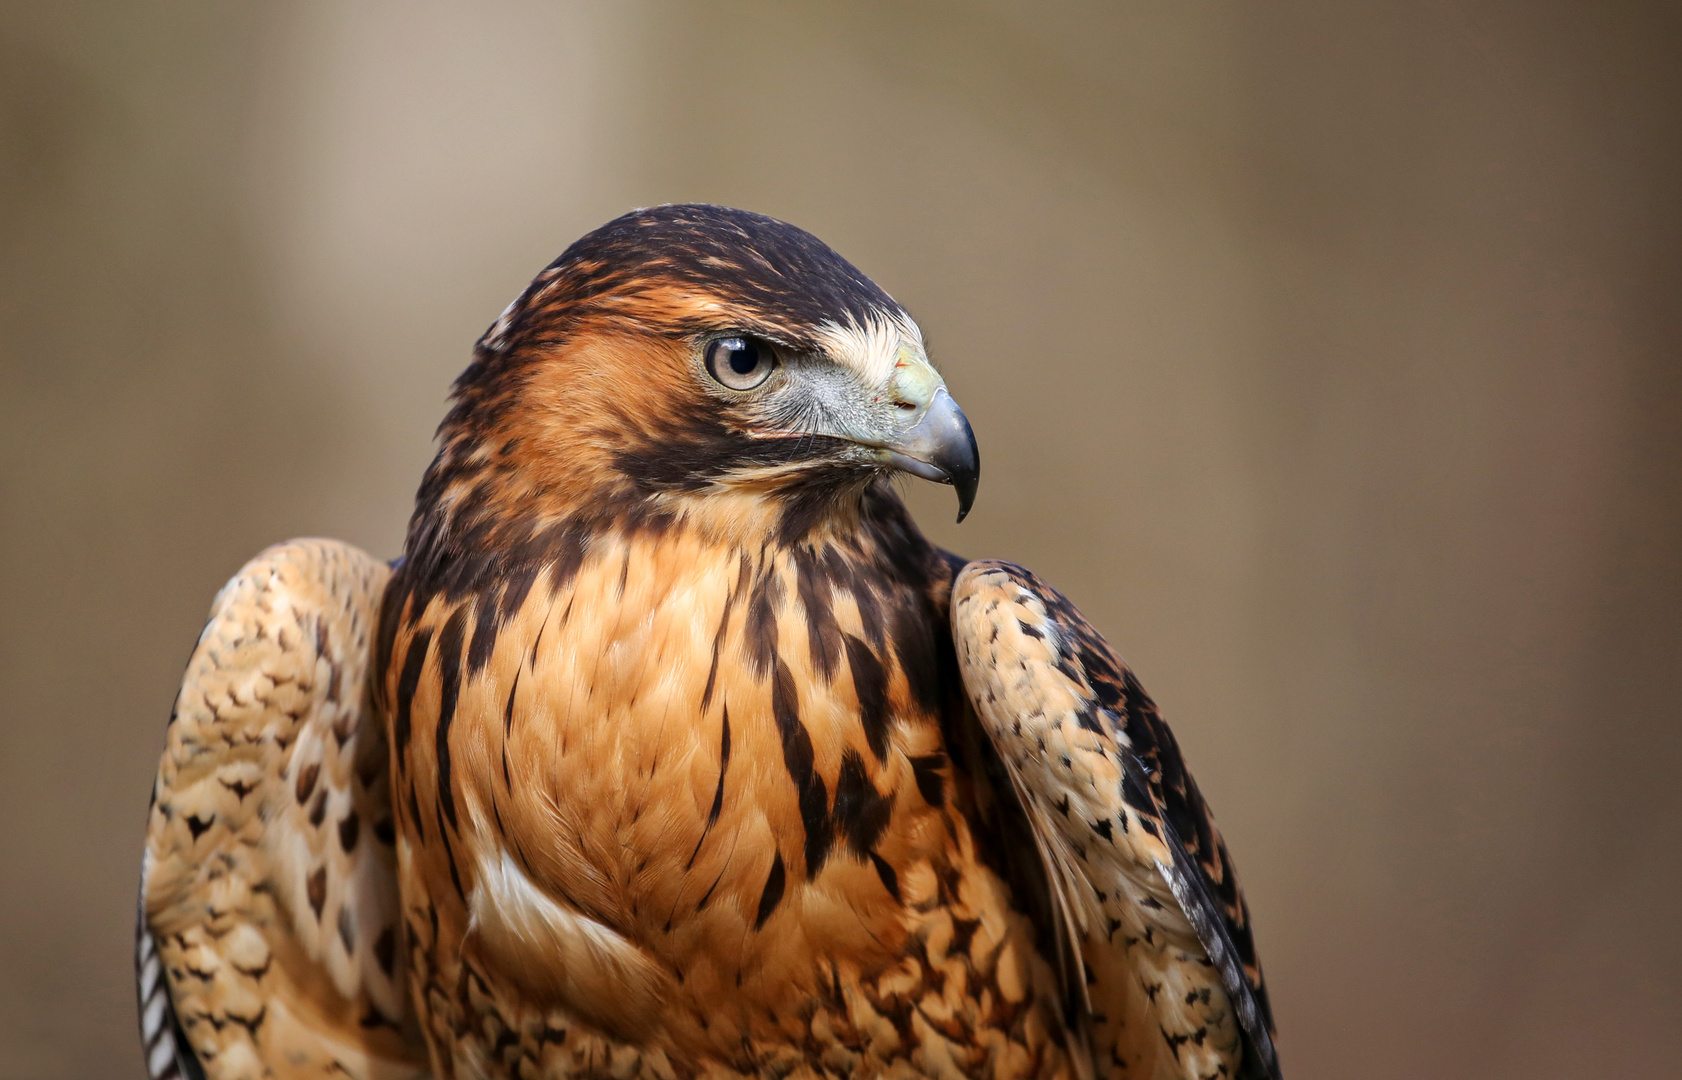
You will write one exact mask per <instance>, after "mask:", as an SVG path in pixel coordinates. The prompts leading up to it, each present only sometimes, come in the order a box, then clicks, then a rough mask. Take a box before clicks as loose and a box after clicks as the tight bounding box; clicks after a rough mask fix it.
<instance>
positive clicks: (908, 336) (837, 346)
mask: <svg viewBox="0 0 1682 1080" xmlns="http://www.w3.org/2000/svg"><path fill="white" fill-rule="evenodd" d="M816 336H817V339H818V341H819V343H820V344H821V345H822V346H823V350H824V352H825V353H827V354H828V355H829V357H830V358H831V359H833V360H834V361H835V362H836V363H838V364H841V365H843V366H845V367H847V368H849V369H851V370H852V371H853V372H854V373H855V374H856V375H858V377H859V380H860V381H861V382H863V383H864V384H865V385H866V386H871V387H878V386H886V385H887V384H888V380H889V379H891V378H892V377H893V373H894V366H895V365H896V364H897V363H898V362H899V351H900V348H901V347H902V346H908V347H910V348H911V349H912V350H913V351H914V352H915V353H916V354H917V356H919V357H922V356H923V355H924V354H923V332H922V330H921V329H920V328H919V327H918V326H917V324H916V323H915V322H912V321H911V319H910V318H909V317H904V316H896V315H890V314H889V313H887V312H882V313H881V314H880V315H879V316H878V317H876V318H872V319H868V320H866V321H864V322H863V323H851V322H848V323H838V322H834V321H825V322H824V323H822V324H821V325H820V326H819V327H818V331H817V335H816Z"/></svg>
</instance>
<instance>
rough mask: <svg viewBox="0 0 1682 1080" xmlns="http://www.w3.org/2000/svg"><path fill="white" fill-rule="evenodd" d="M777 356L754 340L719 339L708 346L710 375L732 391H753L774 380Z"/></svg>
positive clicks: (767, 347)
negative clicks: (765, 382)
mask: <svg viewBox="0 0 1682 1080" xmlns="http://www.w3.org/2000/svg"><path fill="white" fill-rule="evenodd" d="M776 366H777V357H776V355H775V354H774V353H772V352H771V346H769V345H767V344H765V343H764V342H762V341H755V340H753V339H752V338H742V337H727V338H719V339H718V340H717V341H715V342H713V343H712V344H711V345H708V346H707V372H708V374H710V375H711V376H712V377H713V378H715V379H717V380H718V381H719V382H721V383H723V384H724V385H725V386H728V387H729V388H730V389H732V390H752V389H753V388H754V387H756V386H758V385H759V384H760V383H762V382H764V381H765V380H766V379H768V378H770V377H771V369H773V368H775V367H776Z"/></svg>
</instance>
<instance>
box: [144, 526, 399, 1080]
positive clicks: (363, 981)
mask: <svg viewBox="0 0 1682 1080" xmlns="http://www.w3.org/2000/svg"><path fill="white" fill-rule="evenodd" d="M386 577H387V571H386V568H385V567H384V566H383V565H381V564H380V563H378V562H376V561H375V560H373V559H371V558H369V557H368V556H367V555H364V554H363V553H362V552H360V551H357V550H356V549H354V548H351V547H348V546H346V545H343V544H338V543H334V542H331V541H321V540H305V541H294V542H293V543H291V544H285V545H281V546H278V547H274V548H270V549H269V550H268V551H265V552H264V553H263V554H262V555H259V556H258V557H257V558H256V559H254V560H252V561H251V562H250V563H248V564H247V565H246V566H245V567H244V568H243V569H242V570H241V571H240V572H239V574H237V575H236V576H235V577H234V578H233V580H232V581H230V582H229V583H228V585H227V586H226V587H225V588H224V589H223V590H222V591H221V593H219V594H218V596H217V598H216V601H215V603H214V605H213V606H212V609H211V615H210V620H209V622H208V623H207V624H206V626H205V629H204V632H203V633H202V635H201V636H200V639H199V644H198V647H197V649H195V650H194V653H193V656H192V659H191V660H190V661H189V663H188V666H187V673H186V676H185V677H184V679H183V680H182V687H181V694H180V696H179V698H178V699H177V702H176V708H175V714H174V716H173V718H172V719H171V722H170V726H169V731H168V739H167V748H166V750H165V751H164V755H163V758H162V761H161V762H160V764H159V768H158V778H157V783H156V785H155V788H154V793H153V804H152V811H151V815H150V820H149V822H148V827H147V838H146V854H145V858H144V864H145V865H144V871H143V874H142V884H141V890H142V892H141V905H142V923H143V924H142V930H143V932H144V933H147V934H150V935H151V937H152V938H153V940H154V941H155V943H156V948H157V953H158V956H159V958H160V961H161V965H162V970H163V974H164V981H165V984H166V985H167V988H168V992H169V997H170V999H171V1000H172V1002H173V1008H174V1013H175V1016H176V1018H177V1019H178V1020H179V1023H180V1025H181V1029H182V1031H183V1032H184V1034H185V1036H186V1041H187V1043H188V1044H189V1045H190V1048H191V1050H192V1052H193V1053H194V1054H195V1056H196V1058H197V1060H198V1061H199V1062H200V1063H202V1066H203V1068H204V1072H205V1075H207V1076H209V1077H212V1078H215V1080H233V1078H243V1077H259V1076H284V1077H315V1076H329V1075H341V1076H342V1075H345V1074H346V1073H348V1074H350V1075H353V1076H356V1077H359V1078H368V1080H398V1078H409V1077H418V1076H421V1075H423V1074H424V1068H423V1063H424V1051H422V1050H421V1048H420V1045H419V1043H418V1042H417V1041H416V1039H415V1037H414V1033H413V1029H412V1028H411V1027H409V1026H408V1023H407V1018H408V1011H409V1010H408V1008H407V1003H406V1001H405V994H404V990H403V971H402V967H403V947H402V942H401V936H400V935H401V929H400V927H399V926H398V924H397V919H396V914H397V893H396V874H395V866H394V857H393V852H392V849H391V846H390V840H391V816H390V815H391V811H390V795H389V790H390V789H389V783H388V778H387V770H388V763H387V754H386V747H385V735H384V731H383V729H382V720H381V718H380V717H379V715H378V714H377V713H376V712H375V711H374V710H373V709H372V708H371V707H370V703H369V697H368V686H367V679H366V676H367V670H368V661H369V658H370V657H369V650H370V644H371V640H372V633H373V628H374V625H375V623H376V621H377V620H376V615H377V612H378V606H379V600H380V594H381V590H382V588H383V586H384V584H385V579H386ZM142 989H143V990H144V989H145V985H144V981H143V986H142ZM180 1050H181V1048H177V1052H180Z"/></svg>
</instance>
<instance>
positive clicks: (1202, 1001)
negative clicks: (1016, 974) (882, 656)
mask: <svg viewBox="0 0 1682 1080" xmlns="http://www.w3.org/2000/svg"><path fill="white" fill-rule="evenodd" d="M951 610H952V628H953V640H954V643H955V644H956V647H957V653H958V663H959V667H960V669H961V671H962V674H963V679H964V685H965V688H966V690H967V691H968V693H969V695H970V698H971V701H972V704H973V705H974V707H975V710H976V713H977V715H978V716H979V718H980V720H981V724H982V727H983V728H984V729H985V730H986V731H987V732H988V734H989V736H990V737H991V738H992V740H993V742H994V745H995V746H996V748H997V749H998V752H999V756H1000V758H1001V759H1002V760H1003V761H1004V763H1005V765H1006V768H1007V769H1008V771H1009V772H1010V773H1011V777H1012V780H1013V782H1014V784H1015V786H1016V788H1017V791H1018V793H1019V795H1020V796H1021V798H1022V799H1023V801H1024V803H1025V805H1026V806H1027V809H1028V817H1029V819H1030V821H1031V823H1032V826H1033V828H1034V831H1035V833H1036V840H1037V842H1038V845H1039V847H1040V849H1041V851H1042V852H1043V853H1047V854H1045V855H1044V857H1045V858H1046V859H1047V861H1048V862H1050V863H1051V864H1052V866H1053V868H1054V869H1053V876H1054V877H1057V878H1061V879H1063V888H1064V889H1065V890H1066V891H1067V892H1069V893H1071V894H1073V896H1072V899H1071V901H1070V902H1068V903H1065V905H1064V906H1065V908H1067V907H1074V908H1076V909H1078V912H1077V913H1076V914H1075V915H1073V916H1071V921H1073V922H1074V923H1075V926H1074V927H1073V928H1072V931H1071V932H1072V933H1073V934H1074V936H1076V937H1077V938H1078V939H1079V940H1081V941H1083V942H1084V949H1083V952H1084V955H1085V958H1086V962H1087V965H1088V968H1089V975H1088V981H1089V983H1090V984H1091V985H1090V986H1089V997H1090V998H1091V1008H1092V1009H1093V1012H1094V1015H1093V1027H1094V1030H1095V1032H1096V1036H1095V1039H1094V1044H1095V1045H1094V1052H1095V1054H1096V1056H1097V1059H1098V1060H1097V1065H1098V1068H1099V1071H1100V1073H1101V1074H1103V1075H1106V1076H1140V1075H1144V1076H1151V1077H1161V1078H1168V1077H1188V1078H1189V1077H1193V1076H1229V1077H1237V1078H1244V1080H1248V1078H1250V1077H1271V1078H1277V1077H1278V1076H1279V1075H1280V1074H1279V1066H1278V1062H1277V1057H1276V1054H1275V1051H1274V1046H1273V1020H1272V1015H1271V1012H1270V1009H1269V1005H1268V1000H1267V990H1266V988H1265V985H1264V984H1263V981H1262V976H1261V969H1260V966H1259V964H1258V962H1257V960H1256V953H1255V946H1254V941H1253V939H1252V936H1251V932H1250V917H1249V910H1248V908H1247V906H1246V905H1245V902H1244V897H1243V893H1242V892H1241V890H1240V889H1239V885H1238V879H1237V876H1236V873H1235V872H1234V870H1233V866H1232V861H1231V858H1230V856H1228V854H1227V851H1226V846H1225V844H1224V843H1223V842H1222V840H1221V835H1220V831H1219V830H1218V829H1217V828H1216V826H1215V822H1214V818H1213V816H1212V815H1211V814H1210V812H1209V808H1208V806H1207V805H1206V804H1205V803H1204V802H1203V797H1202V795H1201V794H1200V793H1199V792H1198V789H1197V785H1196V783H1195V782H1194V781H1193V780H1192V778H1191V775H1190V774H1189V773H1188V772H1187V771H1186V768H1185V765H1184V762H1183V761H1182V759H1181V757H1180V752H1179V747H1178V744H1177V743H1176V742H1175V740H1174V736H1173V733H1172V732H1171V731H1170V730H1169V729H1168V726H1167V724H1166V723H1164V722H1163V720H1162V718H1161V716H1160V715H1159V714H1158V713H1157V710H1156V706H1155V705H1154V704H1153V703H1152V702H1151V700H1150V698H1149V696H1147V695H1146V694H1145V692H1144V689H1143V688H1142V687H1141V686H1140V685H1139V683H1138V680H1137V679H1136V678H1135V677H1134V676H1133V673H1132V672H1131V671H1130V670H1129V669H1128V668H1127V666H1126V665H1125V664H1124V663H1122V661H1121V660H1120V659H1119V658H1118V657H1117V656H1116V654H1115V653H1114V651H1113V650H1111V648H1110V647H1109V645H1108V643H1107V642H1105V641H1104V639H1103V638H1102V637H1101V636H1100V635H1099V634H1098V632H1097V631H1096V630H1095V629H1093V628H1092V626H1091V625H1090V624H1089V623H1088V622H1087V621H1086V620H1085V619H1084V618H1083V617H1082V616H1081V614H1080V613H1079V612H1078V611H1076V610H1075V608H1074V607H1073V605H1071V604H1070V603H1069V602H1068V600H1066V599H1065V598H1064V597H1063V596H1062V595H1061V594H1059V593H1058V592H1056V591H1055V590H1054V589H1052V588H1050V587H1049V586H1047V585H1045V584H1044V583H1043V582H1041V581H1040V580H1039V579H1038V578H1036V577H1035V576H1034V575H1033V574H1031V573H1029V572H1028V571H1026V570H1024V569H1022V568H1021V567H1017V566H1014V565H1011V564H1009V563H1002V562H976V563H971V564H969V565H968V566H967V567H965V569H964V570H963V571H962V572H961V573H960V574H959V576H958V579H957V581H956V582H955V583H954V586H953V594H952V608H951Z"/></svg>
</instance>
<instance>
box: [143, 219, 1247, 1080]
mask: <svg viewBox="0 0 1682 1080" xmlns="http://www.w3.org/2000/svg"><path fill="white" fill-rule="evenodd" d="M452 402H453V405H452V408H451V409H450V411H449V413H448V415H447V416H446V417H445V419H444V421H443V424H442V425H441V427H440V429H439V443H440V446H439V450H438V453H437V456H436V458H435V460H434V461H433V462H432V464H431V466H430V467H429V468H428V470H427V471H426V474H425V477H424V479H423V481H422V483H421V486H420V490H419V493H418V496H417V502H416V507H415V511H414V516H413V518H412V519H411V521H410V523H409V530H408V535H407V539H406V541H405V544H404V551H403V555H402V558H400V559H399V560H397V561H396V562H394V563H393V564H391V565H390V566H389V567H388V566H387V565H386V564H383V563H381V562H379V561H377V560H375V559H373V558H371V557H369V556H368V555H365V554H363V553H362V552H360V551H358V550H356V549H354V548H352V547H350V546H348V545H345V544H341V543H336V542H332V541H323V540H306V541H295V542H292V543H290V544H285V545H281V546H279V547H275V548H271V549H269V550H268V551H266V552H264V553H262V554H261V555H259V556H258V557H257V558H256V559H255V560H253V561H252V562H251V563H249V564H248V565H247V566H246V567H245V568H244V569H242V570H241V571H240V572H239V574H238V575H237V576H235V577H234V579H233V580H232V581H231V582H229V584H228V585H227V587H226V588H224V589H223V591H222V593H221V594H220V595H219V596H218V597H217V598H216V601H215V604H214V606H213V608H212V610H211V616H210V621H209V623H208V625H207V626H206V627H205V629H204V632H203V634H202V636H201V637H200V639H199V644H198V648H197V650H196V652H194V654H193V657H192V660H191V662H190V664H189V667H188V669H187V673H186V677H185V679H184V681H183V684H182V688H181V692H180V696H179V698H178V700H177V704H176V708H175V712H174V714H173V716H172V717H171V721H170V726H169V729H168V736H167V747H166V749H165V752H164V754H163V758H162V762H161V764H160V767H159V771H158V776H157V781H156V784H155V786H154V794H153V802H152V808H151V812H150V819H149V824H148V830H147V838H146V851H145V855H144V860H143V867H142V875H141V898H140V919H139V934H138V952H137V974H138V982H139V989H140V995H141V1010H142V1035H143V1037H144V1040H145V1045H146V1051H147V1060H148V1065H149V1067H150V1070H151V1074H152V1075H153V1076H154V1077H157V1078H159V1080H162V1078H165V1077H174V1076H183V1077H189V1078H198V1077H207V1078H212V1080H234V1078H246V1077H282V1078H293V1077H298V1078H317V1077H321V1078H325V1077H332V1076H341V1075H343V1076H350V1077H356V1078H366V1080H395V1078H409V1077H424V1076H432V1077H437V1078H439V1080H443V1078H449V1077H456V1078H463V1080H465V1078H481V1077H484V1078H502V1077H519V1078H531V1077H574V1076H576V1077H616V1078H648V1080H678V1078H682V1080H688V1078H703V1077H705V1078H727V1077H754V1078H760V1077H769V1078H779V1080H780V1078H783V1077H793V1076H798V1077H820V1076H822V1077H859V1078H865V1077H888V1076H892V1077H911V1076H920V1077H921V1076H926V1077H943V1078H963V1077H975V1078H998V1080H1008V1078H1018V1077H1036V1078H1054V1077H1055V1078H1067V1080H1095V1078H1106V1080H1108V1078H1116V1080H1119V1078H1153V1080H1169V1078H1176V1080H1191V1078H1205V1077H1230V1078H1245V1080H1250V1078H1257V1077H1273V1078H1277V1077H1278V1076H1279V1075H1280V1073H1279V1066H1278V1064H1277V1059H1276V1056H1275V1052H1274V1045H1273V1023H1272V1019H1271V1015H1270V1011H1269V1007H1268V1000H1267V993H1266V990H1265V989H1264V986H1263V983H1262V976H1261V970H1260V967H1259V965H1258V963H1257V960H1256V953H1255V948H1254V945H1253V942H1252V936H1251V929H1250V918H1249V912H1248V910H1247V908H1246V905H1245V902H1244V898H1243V895H1242V893H1241V892H1240V890H1239V886H1238V880H1237V878H1236V876H1235V874H1234V870H1233V866H1232V862H1231V860H1230V858H1229V857H1228V855H1227V851H1226V847H1225V845H1224V844H1223V842H1222V840H1221V835H1220V833H1219V832H1218V831H1217V830H1216V828H1215V824H1214V821H1213V819H1212V818H1211V816H1210V813H1209V809H1208V807H1207V806H1206V805H1205V804H1204V801H1203V798H1202V796H1201V795H1200V794H1199V792H1198V788H1197V785H1196V784H1195V783H1193V781H1192V778H1191V775H1190V774H1189V773H1188V772H1187V771H1186V767H1185V765H1184V763H1183V761H1182V759H1181V756H1180V752H1179V749H1178V747H1177V746H1176V743H1175V740H1174V736H1173V735H1172V734H1171V733H1170V731H1169V729H1168V727H1167V726H1166V725H1165V724H1164V723H1163V721H1162V718H1161V717H1160V716H1159V715H1158V712H1157V710H1156V707H1155V706H1154V705H1153V704H1152V702H1151V699H1150V698H1149V697H1148V696H1147V695H1146V694H1145V691H1144V690H1143V689H1142V688H1141V687H1140V685H1139V682H1138V680H1137V679H1135V677H1134V675H1133V673H1132V672H1131V671H1130V670H1129V669H1128V668H1127V667H1126V666H1125V665H1124V664H1123V663H1122V662H1121V660H1120V659H1118V658H1117V656H1116V654H1115V653H1114V652H1113V651H1112V650H1111V649H1110V647H1109V645H1108V644H1106V643H1105V641H1104V639H1103V638H1102V637H1101V636H1100V635H1099V634H1098V632H1097V631H1096V630H1094V629H1093V628H1092V626H1091V625H1090V624H1088V623H1087V621H1086V620H1085V619H1084V618H1082V617H1081V615H1080V613H1079V612H1077V611H1076V610H1075V609H1074V607H1072V606H1071V605H1070V603H1069V602H1068V601H1067V600H1065V599H1064V598H1063V596H1061V595H1060V594H1059V593H1058V592H1056V591H1055V590H1054V589H1052V588H1051V587H1050V586H1048V585H1046V584H1045V583H1044V582H1042V581H1041V580H1040V579H1039V578H1037V577H1035V576H1034V575H1033V574H1032V573H1030V572H1028V571H1027V570H1024V569H1022V568H1020V567H1018V566H1013V565H1011V564H1009V563H1003V562H989V561H977V562H968V561H966V560H964V559H962V558H959V557H957V556H955V555H952V554H950V553H948V552H945V551H942V550H940V549H938V548H936V547H934V546H933V545H931V544H930V543H929V542H928V541H927V540H925V539H924V537H923V536H922V534H921V533H920V532H919V531H918V529H917V527H916V526H915V525H914V524H913V523H912V521H911V519H910V517H909V516H908V514H907V512H906V510H905V507H904V506H903V504H902V503H901V502H900V500H899V499H898V497H897V496H896V494H895V492H894V490H893V486H892V484H893V480H894V477H895V476H896V474H899V473H909V474H911V475H914V476H918V477H923V478H927V479H931V480H935V481H940V482H944V483H947V484H951V485H952V486H953V487H954V488H955V489H956V491H957V495H958V504H959V519H960V520H962V516H963V514H964V513H965V512H966V511H967V510H968V509H969V506H970V504H971V501H972V500H973V498H974V495H975V489H976V483H977V477H978V475H979V459H978V453H977V448H976V442H975V439H974V436H973V435H972V433H971V429H970V425H969V422H968V421H967V420H966V419H965V416H964V414H963V412H961V411H960V410H959V408H958V406H957V404H956V403H955V402H954V400H953V398H952V395H951V394H950V393H949V392H948V390H947V388H946V384H945V382H944V381H943V379H942V377H941V376H940V375H939V374H938V373H937V372H936V370H935V368H934V367H933V366H931V364H930V361H929V358H928V355H927V352H926V350H925V348H924V344H923V338H922V334H921V331H920V330H919V328H918V326H917V324H916V323H915V322H914V321H912V319H911V317H910V316H909V315H908V314H907V313H906V311H905V309H904V308H902V307H901V306H900V305H899V304H898V303H896V302H895V301H894V300H893V299H891V298H890V297H889V296H888V295H887V294H886V293H884V292H883V291H882V290H881V289H880V288H878V287H877V286H876V285H875V284H873V283H872V282H871V281H870V280H869V279H868V278H866V277H865V276H864V275H863V274H861V273H860V272H859V271H858V270H857V269H855V268H854V267H853V266H852V265H851V264H850V263H848V262H847V261H846V260H844V259H843V258H842V257H841V256H839V255H838V254H836V253H835V252H834V251H833V250H831V249H830V248H829V247H827V246H826V245H824V244H823V243H822V242H820V241H819V240H817V239H816V238H815V237H813V236H811V235H810V234H808V233H806V232H803V231H801V230H800V229H797V228H795V227H793V226H791V225H787V224H785V223H783V222H780V221H777V220H774V219H772V218H768V217H763V216H761V215H758V214H752V213H746V212H743V211H739V210H731V209H726V208H722V207H714V206H701V205H676V206H662V207H657V208H653V209H645V210H639V211H635V212H632V213H630V214H627V215H625V216H624V217H621V218H619V219H617V220H615V221H612V222H610V223H608V224H607V225H605V226H603V227H601V228H600V229H598V230H596V231H594V232H592V233H590V234H588V235H586V236H585V237H583V238H582V239H581V240H579V241H578V242H577V243H575V244H573V245H572V246H571V247H570V248H568V249H567V251H566V252H565V253H564V254H562V255H561V257H560V258H559V259H557V260H556V261H555V262H554V263H552V264H551V265H550V266H549V267H548V268H547V269H545V270H544V271H543V272H542V273H541V274H539V275H538V276H537V278H536V280H534V281H533V282H532V283H531V285H530V286H529V287H527V288H526V290H525V291H524V292H523V293H522V294H521V295H520V296H519V298H518V299H516V300H515V301H514V303H513V304H511V305H510V306H509V307H508V309H507V310H506V311H505V312H504V313H503V314H502V316H501V317H500V318H498V319H497V320H496V321H495V323H494V324H493V325H492V326H491V327H490V329H489V330H488V331H486V333H485V334H484V336H483V337H482V338H481V339H480V341H479V342H478V344H477V346H476V349H475V352H474V356H473V360H472V363H471V365H470V366H469V367H468V368H467V370H466V371H465V373H463V374H462V376H461V377H460V378H459V380H458V381H457V382H456V384H455V387H454V391H453V394H452Z"/></svg>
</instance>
